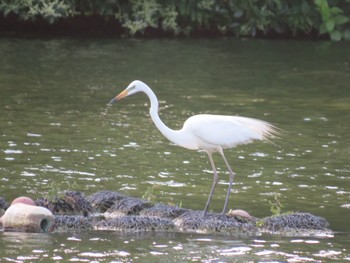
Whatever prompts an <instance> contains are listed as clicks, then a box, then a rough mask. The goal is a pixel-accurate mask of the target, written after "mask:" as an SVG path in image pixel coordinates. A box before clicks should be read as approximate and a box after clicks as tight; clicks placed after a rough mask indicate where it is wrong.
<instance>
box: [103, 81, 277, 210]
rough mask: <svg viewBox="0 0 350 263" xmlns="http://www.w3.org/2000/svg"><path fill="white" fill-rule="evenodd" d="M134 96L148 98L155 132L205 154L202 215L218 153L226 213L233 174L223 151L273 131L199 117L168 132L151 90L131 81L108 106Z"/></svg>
mask: <svg viewBox="0 0 350 263" xmlns="http://www.w3.org/2000/svg"><path fill="white" fill-rule="evenodd" d="M137 92H144V93H146V95H147V96H148V98H149V100H150V102H151V107H150V115H151V118H152V120H153V122H154V124H155V125H156V127H157V128H158V130H159V131H160V132H161V133H162V134H163V135H164V136H165V137H166V138H167V139H168V140H170V141H171V142H173V143H175V144H177V145H179V146H181V147H184V148H187V149H191V150H197V149H201V150H204V151H205V152H207V154H208V157H209V161H210V164H211V166H212V169H213V174H214V182H213V185H212V187H211V191H210V194H209V198H208V201H207V204H206V206H205V209H204V215H205V214H206V212H207V211H208V208H209V204H210V201H211V199H212V197H213V194H214V190H215V187H216V185H217V183H218V173H217V171H216V167H215V164H214V161H213V157H212V154H213V153H214V152H218V153H219V154H220V155H221V157H222V158H223V159H224V162H225V164H226V166H227V169H228V171H229V174H230V181H229V186H228V189H227V194H226V199H225V204H224V208H223V210H222V213H223V214H224V213H226V209H227V203H228V200H229V196H230V192H231V188H232V182H233V179H234V176H235V173H234V172H233V171H232V169H231V167H230V165H229V164H228V162H227V160H226V157H225V155H224V151H223V150H224V149H227V148H233V147H235V146H236V145H239V144H246V143H250V142H251V141H253V140H268V139H269V138H271V137H273V136H274V135H275V134H277V133H278V132H277V128H276V127H274V126H273V125H271V124H270V123H268V122H265V121H261V120H257V119H252V118H246V117H236V116H225V115H210V114H199V115H194V116H192V117H190V118H188V119H187V120H186V121H185V123H184V125H183V127H182V129H180V130H172V129H170V128H169V127H167V126H166V125H165V124H164V123H163V122H162V120H161V119H160V118H159V115H158V99H157V97H156V95H155V94H154V92H153V91H152V89H151V88H150V87H149V86H147V85H146V84H145V83H143V82H142V81H139V80H135V81H133V82H131V83H130V84H129V86H128V87H127V88H126V89H125V90H124V91H122V92H121V93H119V94H118V95H117V96H116V97H115V98H113V99H112V100H111V101H110V102H109V104H112V103H114V102H117V101H119V100H121V99H123V98H124V97H127V96H129V95H132V94H134V93H137Z"/></svg>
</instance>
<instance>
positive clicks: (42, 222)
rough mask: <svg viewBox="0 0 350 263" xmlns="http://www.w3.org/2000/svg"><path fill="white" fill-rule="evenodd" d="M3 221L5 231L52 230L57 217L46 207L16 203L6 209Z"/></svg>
mask: <svg viewBox="0 0 350 263" xmlns="http://www.w3.org/2000/svg"><path fill="white" fill-rule="evenodd" d="M1 222H2V225H3V228H4V230H5V231H17V232H52V231H53V229H54V225H55V223H54V222H55V217H54V215H53V214H52V213H51V212H50V211H49V210H48V209H46V208H44V207H39V206H34V205H28V204H23V203H15V204H13V205H11V206H10V207H9V208H8V209H7V210H6V212H5V214H4V215H3V216H2V217H1Z"/></svg>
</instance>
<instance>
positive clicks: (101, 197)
mask: <svg viewBox="0 0 350 263" xmlns="http://www.w3.org/2000/svg"><path fill="white" fill-rule="evenodd" d="M126 197H127V196H125V195H123V194H121V193H119V192H114V191H108V190H105V191H99V192H96V193H94V194H92V195H89V196H88V197H86V201H88V202H89V203H90V204H91V206H92V208H93V209H94V210H95V211H97V212H100V213H104V212H106V211H107V210H108V209H109V208H111V207H112V206H113V205H114V204H115V203H117V202H118V201H120V200H122V199H124V198H126Z"/></svg>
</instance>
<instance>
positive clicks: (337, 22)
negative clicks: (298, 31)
mask: <svg viewBox="0 0 350 263" xmlns="http://www.w3.org/2000/svg"><path fill="white" fill-rule="evenodd" d="M330 2H331V1H330ZM344 2H345V3H347V4H348V5H349V4H350V1H349V0H345V1H344ZM315 5H316V6H317V9H318V10H319V13H320V15H321V18H322V23H321V25H320V27H319V32H320V34H325V33H328V34H329V35H330V38H331V39H332V40H341V39H347V40H349V39H350V28H349V21H350V20H349V17H347V16H346V15H345V14H344V10H343V9H341V8H340V7H339V6H335V5H333V6H330V4H329V3H328V1H327V0H315ZM345 10H346V9H345ZM346 11H348V12H349V11H350V9H349V7H348V9H347V10H346Z"/></svg>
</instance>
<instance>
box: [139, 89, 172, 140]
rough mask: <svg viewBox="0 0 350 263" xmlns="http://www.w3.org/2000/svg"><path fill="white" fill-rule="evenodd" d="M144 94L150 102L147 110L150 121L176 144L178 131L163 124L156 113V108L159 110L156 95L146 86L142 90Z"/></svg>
mask: <svg viewBox="0 0 350 263" xmlns="http://www.w3.org/2000/svg"><path fill="white" fill-rule="evenodd" d="M144 92H145V93H146V95H147V96H148V98H149V100H150V102H151V107H150V110H149V113H150V115H151V118H152V121H153V122H154V124H155V125H156V127H157V128H158V130H159V131H160V132H161V133H162V134H163V135H164V136H165V137H166V138H167V139H168V140H169V141H171V142H173V143H176V144H178V141H177V137H178V136H177V134H178V132H177V131H175V130H172V129H170V128H169V127H168V126H166V125H165V124H164V122H163V121H162V120H161V119H160V118H159V115H158V110H159V103H158V99H157V97H156V95H155V94H154V92H153V91H152V90H151V89H150V88H149V87H147V89H145V90H144Z"/></svg>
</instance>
